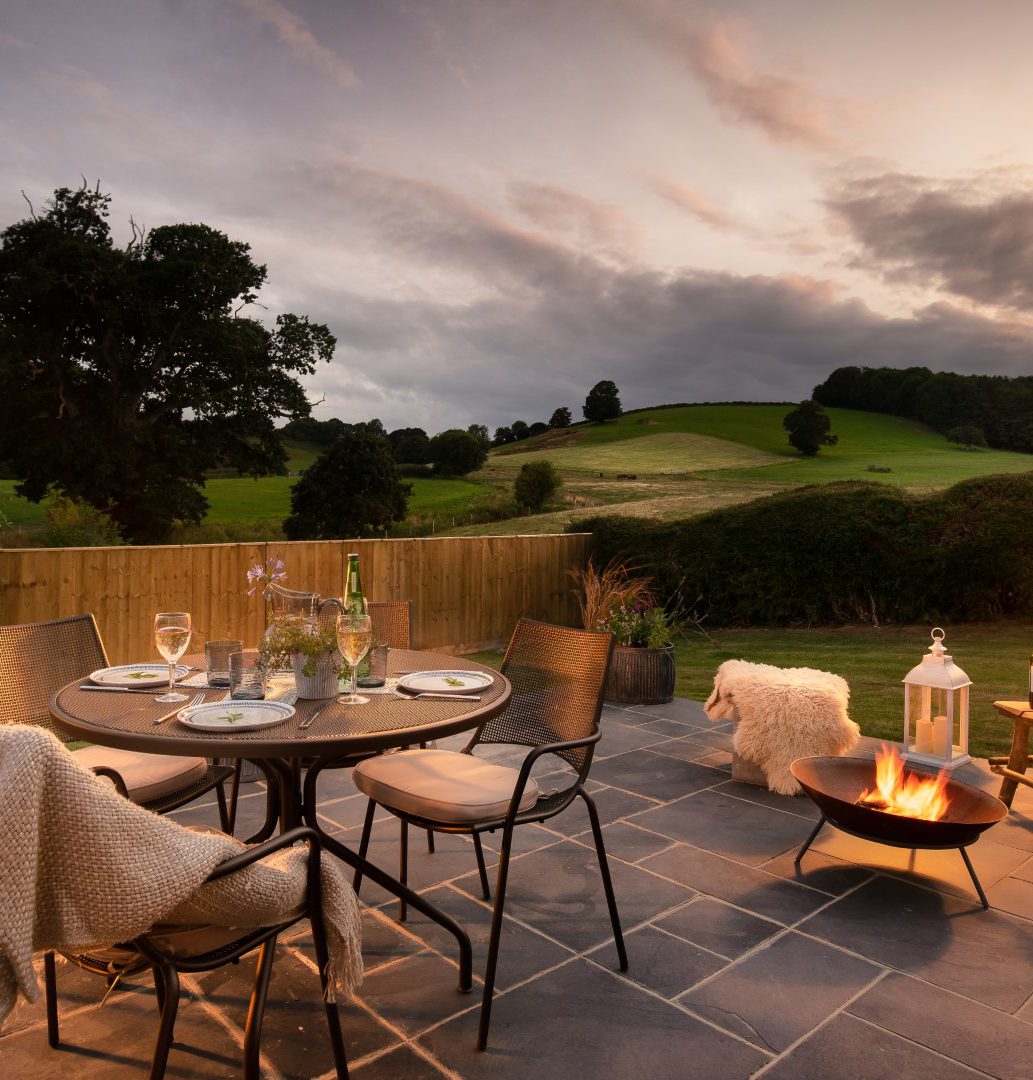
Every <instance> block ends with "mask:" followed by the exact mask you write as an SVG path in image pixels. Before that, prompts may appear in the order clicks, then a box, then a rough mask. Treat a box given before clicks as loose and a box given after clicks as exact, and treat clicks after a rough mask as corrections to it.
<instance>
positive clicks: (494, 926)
mask: <svg viewBox="0 0 1033 1080" xmlns="http://www.w3.org/2000/svg"><path fill="white" fill-rule="evenodd" d="M512 843H513V825H512V823H509V824H507V825H506V827H505V829H503V832H502V851H501V853H500V854H499V875H498V877H497V878H496V880H495V909H494V910H493V911H492V913H491V937H490V938H489V940H488V961H487V963H486V964H485V966H484V993H483V995H482V997H481V1020H480V1024H479V1025H478V1028H477V1049H478V1050H486V1049H487V1047H488V1026H489V1024H490V1023H491V1002H492V998H493V997H494V995H495V969H496V968H497V967H498V962H499V944H500V942H501V941H502V909H503V905H504V904H505V902H506V879H507V878H508V877H509V849H510V847H511V846H512Z"/></svg>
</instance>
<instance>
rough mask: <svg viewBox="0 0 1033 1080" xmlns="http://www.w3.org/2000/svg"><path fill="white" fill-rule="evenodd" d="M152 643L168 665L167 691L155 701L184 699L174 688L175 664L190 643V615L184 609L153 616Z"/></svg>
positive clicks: (185, 698) (184, 696)
mask: <svg viewBox="0 0 1033 1080" xmlns="http://www.w3.org/2000/svg"><path fill="white" fill-rule="evenodd" d="M154 643H155V644H156V645H157V646H158V652H160V653H161V655H162V656H163V657H165V662H166V663H167V664H168V665H169V688H168V691H167V692H166V693H164V694H162V695H161V697H158V698H155V699H154V700H155V701H186V700H187V695H186V694H181V693H179V692H178V691H177V690H176V689H175V683H176V664H177V663H178V661H179V658H180V657H181V656H182V655H183V653H185V652H186V651H187V646H188V645H189V644H190V616H189V615H188V614H187V613H186V612H185V611H163V612H160V613H159V614H157V615H155V616H154Z"/></svg>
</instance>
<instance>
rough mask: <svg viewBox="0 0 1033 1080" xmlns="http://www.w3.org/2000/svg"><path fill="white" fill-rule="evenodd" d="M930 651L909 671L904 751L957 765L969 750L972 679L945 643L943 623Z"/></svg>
mask: <svg viewBox="0 0 1033 1080" xmlns="http://www.w3.org/2000/svg"><path fill="white" fill-rule="evenodd" d="M932 639H933V643H932V645H930V646H929V655H928V656H923V657H922V662H921V663H920V664H918V665H917V666H916V667H913V668H912V669H911V670H910V671H909V672H908V673H907V675H905V676H904V757H905V758H906V759H907V760H909V761H913V762H916V763H919V762H920V763H924V764H926V765H935V766H937V767H939V768H941V769H956V768H957V767H958V766H959V765H963V764H964V763H965V762H966V761H970V760H971V758H970V757H969V754H968V696H969V687H970V686H971V685H972V680H971V679H970V678H969V677H968V676H967V675H966V674H965V673H964V672H963V671H962V670H961V668H959V667H957V666H956V665H955V663H954V660H953V659H952V658H951V657H950V656H949V655H948V654H947V650H946V649H945V648H944V647H943V639H944V633H943V631H942V630H941V629H940V627H938V626H937V627H934V628H933V631H932Z"/></svg>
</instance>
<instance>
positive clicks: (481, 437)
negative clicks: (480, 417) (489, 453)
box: [466, 424, 491, 450]
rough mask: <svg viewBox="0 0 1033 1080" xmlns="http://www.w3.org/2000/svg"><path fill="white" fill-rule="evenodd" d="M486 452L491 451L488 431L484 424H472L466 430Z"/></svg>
mask: <svg viewBox="0 0 1033 1080" xmlns="http://www.w3.org/2000/svg"><path fill="white" fill-rule="evenodd" d="M466 430H467V431H468V432H469V433H470V434H471V435H472V436H473V437H474V438H475V439H476V440H477V441H478V442H479V443H480V444H481V446H483V447H484V449H485V450H490V449H491V438H490V437H489V436H488V429H487V428H486V427H485V426H484V424H471V425H470V426H469V427H468V428H467V429H466Z"/></svg>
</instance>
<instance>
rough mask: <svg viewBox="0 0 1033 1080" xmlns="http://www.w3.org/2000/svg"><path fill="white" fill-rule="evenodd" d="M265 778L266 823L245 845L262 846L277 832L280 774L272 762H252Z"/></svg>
mask: <svg viewBox="0 0 1033 1080" xmlns="http://www.w3.org/2000/svg"><path fill="white" fill-rule="evenodd" d="M251 764H252V765H255V766H256V767H257V768H259V769H260V770H261V771H262V774H263V775H264V776H265V822H264V823H263V825H262V827H261V828H260V829H259V830H258V832H256V833H255V835H254V836H249V837H248V838H247V839H246V840H245V841H244V843H245V844H260V843H262V841H263V840H268V839H269V837H270V836H272V835H273V833H274V832H276V823H277V822H278V821H279V820H280V803H281V800H280V774H279V773H278V772H277V771H276V768H275V767H274V765H273V764H272V763H271V762H268V761H261V760H254V761H252V762H251Z"/></svg>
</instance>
